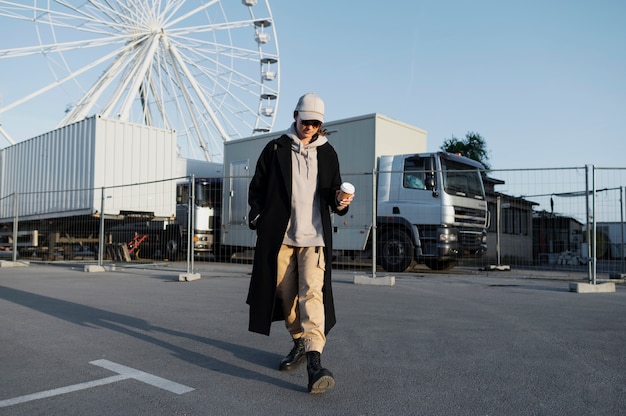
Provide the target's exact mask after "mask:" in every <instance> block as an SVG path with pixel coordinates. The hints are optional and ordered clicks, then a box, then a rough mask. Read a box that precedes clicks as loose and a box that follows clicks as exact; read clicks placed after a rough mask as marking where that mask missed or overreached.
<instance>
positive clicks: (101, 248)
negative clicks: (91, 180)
mask: <svg viewBox="0 0 626 416" xmlns="http://www.w3.org/2000/svg"><path fill="white" fill-rule="evenodd" d="M101 189H102V194H101V195H100V236H99V238H98V240H99V242H98V246H99V247H98V266H100V267H102V264H103V260H104V186H103V187H102V188H101Z"/></svg>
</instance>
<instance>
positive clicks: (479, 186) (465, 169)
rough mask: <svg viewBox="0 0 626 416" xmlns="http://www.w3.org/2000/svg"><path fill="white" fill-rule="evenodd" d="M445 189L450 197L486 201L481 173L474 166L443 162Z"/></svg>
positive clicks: (446, 160) (447, 160)
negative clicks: (456, 196) (464, 197)
mask: <svg viewBox="0 0 626 416" xmlns="http://www.w3.org/2000/svg"><path fill="white" fill-rule="evenodd" d="M441 168H442V171H443V187H444V190H445V191H446V193H448V194H450V195H458V196H466V197H469V198H475V199H485V191H484V188H483V182H482V179H481V177H480V172H479V171H478V169H476V168H475V167H473V166H469V165H465V164H463V163H459V162H456V161H453V160H449V159H442V160H441Z"/></svg>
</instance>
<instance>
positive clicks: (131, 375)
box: [0, 360, 194, 408]
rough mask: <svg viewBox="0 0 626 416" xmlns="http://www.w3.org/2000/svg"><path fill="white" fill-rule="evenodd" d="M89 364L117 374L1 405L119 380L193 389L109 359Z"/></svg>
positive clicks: (3, 403) (179, 391) (186, 390)
mask: <svg viewBox="0 0 626 416" xmlns="http://www.w3.org/2000/svg"><path fill="white" fill-rule="evenodd" d="M89 364H92V365H96V366H98V367H102V368H105V369H107V370H110V371H113V372H114V373H117V375H115V376H110V377H106V378H103V379H100V380H94V381H88V382H85V383H79V384H74V385H71V386H66V387H59V388H57V389H53V390H46V391H41V392H38V393H33V394H27V395H24V396H19V397H14V398H11V399H6V400H0V408H1V407H9V406H14V405H16V404H20V403H26V402H30V401H33V400H40V399H45V398H48V397H53V396H59V395H61V394H67V393H72V392H75V391H79V390H85V389H90V388H93V387H98V386H104V385H106V384H111V383H115V382H118V381H123V380H128V379H133V380H137V381H141V382H143V383H146V384H150V385H151V386H154V387H158V388H160V389H162V390H167V391H169V392H172V393H175V394H185V393H189V392H190V391H193V390H194V389H193V388H192V387H188V386H185V385H183V384H180V383H176V382H174V381H170V380H167V379H164V378H161V377H158V376H155V375H152V374H149V373H146V372H143V371H139V370H136V369H134V368H131V367H126V366H124V365H121V364H116V363H114V362H111V361H108V360H95V361H91V362H90V363H89Z"/></svg>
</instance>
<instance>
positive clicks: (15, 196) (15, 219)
mask: <svg viewBox="0 0 626 416" xmlns="http://www.w3.org/2000/svg"><path fill="white" fill-rule="evenodd" d="M18 197H19V194H18V193H17V192H14V193H13V262H14V263H15V262H16V261H17V231H18V230H17V227H18V224H19V221H18V215H19V214H18V212H17V209H18V201H17V200H18Z"/></svg>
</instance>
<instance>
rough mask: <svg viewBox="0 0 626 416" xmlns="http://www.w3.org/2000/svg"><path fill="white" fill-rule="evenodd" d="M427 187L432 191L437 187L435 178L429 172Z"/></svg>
mask: <svg viewBox="0 0 626 416" xmlns="http://www.w3.org/2000/svg"><path fill="white" fill-rule="evenodd" d="M425 185H426V189H428V190H429V191H432V190H433V189H435V178H434V177H433V175H431V174H427V175H426V183H425Z"/></svg>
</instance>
